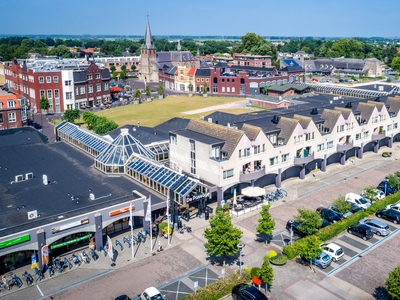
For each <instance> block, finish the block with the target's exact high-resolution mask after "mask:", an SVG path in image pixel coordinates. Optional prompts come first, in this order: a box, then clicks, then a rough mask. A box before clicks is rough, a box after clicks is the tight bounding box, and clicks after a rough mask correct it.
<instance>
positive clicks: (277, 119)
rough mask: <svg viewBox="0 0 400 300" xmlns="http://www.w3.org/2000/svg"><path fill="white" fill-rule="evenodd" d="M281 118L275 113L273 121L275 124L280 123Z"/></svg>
mask: <svg viewBox="0 0 400 300" xmlns="http://www.w3.org/2000/svg"><path fill="white" fill-rule="evenodd" d="M279 119H280V117H279V116H278V115H274V117H273V118H272V120H271V122H272V123H274V124H278V123H279Z"/></svg>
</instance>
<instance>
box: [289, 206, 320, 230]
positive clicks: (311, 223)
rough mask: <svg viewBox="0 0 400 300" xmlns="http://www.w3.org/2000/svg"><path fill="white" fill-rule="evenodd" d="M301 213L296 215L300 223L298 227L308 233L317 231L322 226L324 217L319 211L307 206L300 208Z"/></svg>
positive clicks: (296, 219)
mask: <svg viewBox="0 0 400 300" xmlns="http://www.w3.org/2000/svg"><path fill="white" fill-rule="evenodd" d="M298 212H299V214H298V215H297V216H295V217H294V219H295V221H296V222H298V223H299V226H298V228H299V229H300V230H301V231H303V232H304V233H306V234H313V233H315V232H316V231H317V230H318V229H319V228H320V227H321V226H322V218H321V215H320V214H319V212H317V211H315V210H311V209H306V208H299V209H298Z"/></svg>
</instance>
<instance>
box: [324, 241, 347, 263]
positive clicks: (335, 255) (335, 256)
mask: <svg viewBox="0 0 400 300" xmlns="http://www.w3.org/2000/svg"><path fill="white" fill-rule="evenodd" d="M321 246H322V249H323V250H324V252H326V253H327V254H328V255H329V256H330V257H331V258H332V261H334V262H337V261H338V260H341V259H342V258H343V256H344V252H343V249H342V247H340V246H339V245H336V244H334V243H329V244H322V245H321Z"/></svg>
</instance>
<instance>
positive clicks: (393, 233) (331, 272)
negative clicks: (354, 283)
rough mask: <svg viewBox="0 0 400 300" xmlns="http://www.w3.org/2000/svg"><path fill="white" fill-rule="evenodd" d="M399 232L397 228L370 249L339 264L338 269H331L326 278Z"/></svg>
mask: <svg viewBox="0 0 400 300" xmlns="http://www.w3.org/2000/svg"><path fill="white" fill-rule="evenodd" d="M398 232H400V228H397V229H396V230H395V231H393V232H392V233H391V234H389V235H387V236H385V237H384V238H382V239H381V240H380V241H378V242H376V243H375V244H373V245H371V246H370V247H368V248H367V249H365V250H363V251H361V252H360V253H358V254H357V255H356V256H354V257H353V258H352V259H350V260H348V261H346V262H345V263H343V264H341V265H340V267H338V268H336V269H333V270H332V271H330V272H329V273H328V274H326V276H330V275H332V274H333V273H336V272H337V271H338V270H340V269H341V268H343V267H344V266H346V265H348V264H349V263H351V262H353V261H354V260H355V259H357V258H359V257H362V255H363V254H366V253H367V252H369V251H370V250H372V249H373V248H375V247H377V246H379V245H380V244H381V243H382V242H384V241H386V239H388V238H389V237H391V236H393V235H395V234H396V233H398Z"/></svg>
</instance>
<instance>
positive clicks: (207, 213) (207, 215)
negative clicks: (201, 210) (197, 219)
mask: <svg viewBox="0 0 400 300" xmlns="http://www.w3.org/2000/svg"><path fill="white" fill-rule="evenodd" d="M204 218H205V219H206V220H208V219H209V218H210V213H209V212H208V210H206V212H205V217H204Z"/></svg>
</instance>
